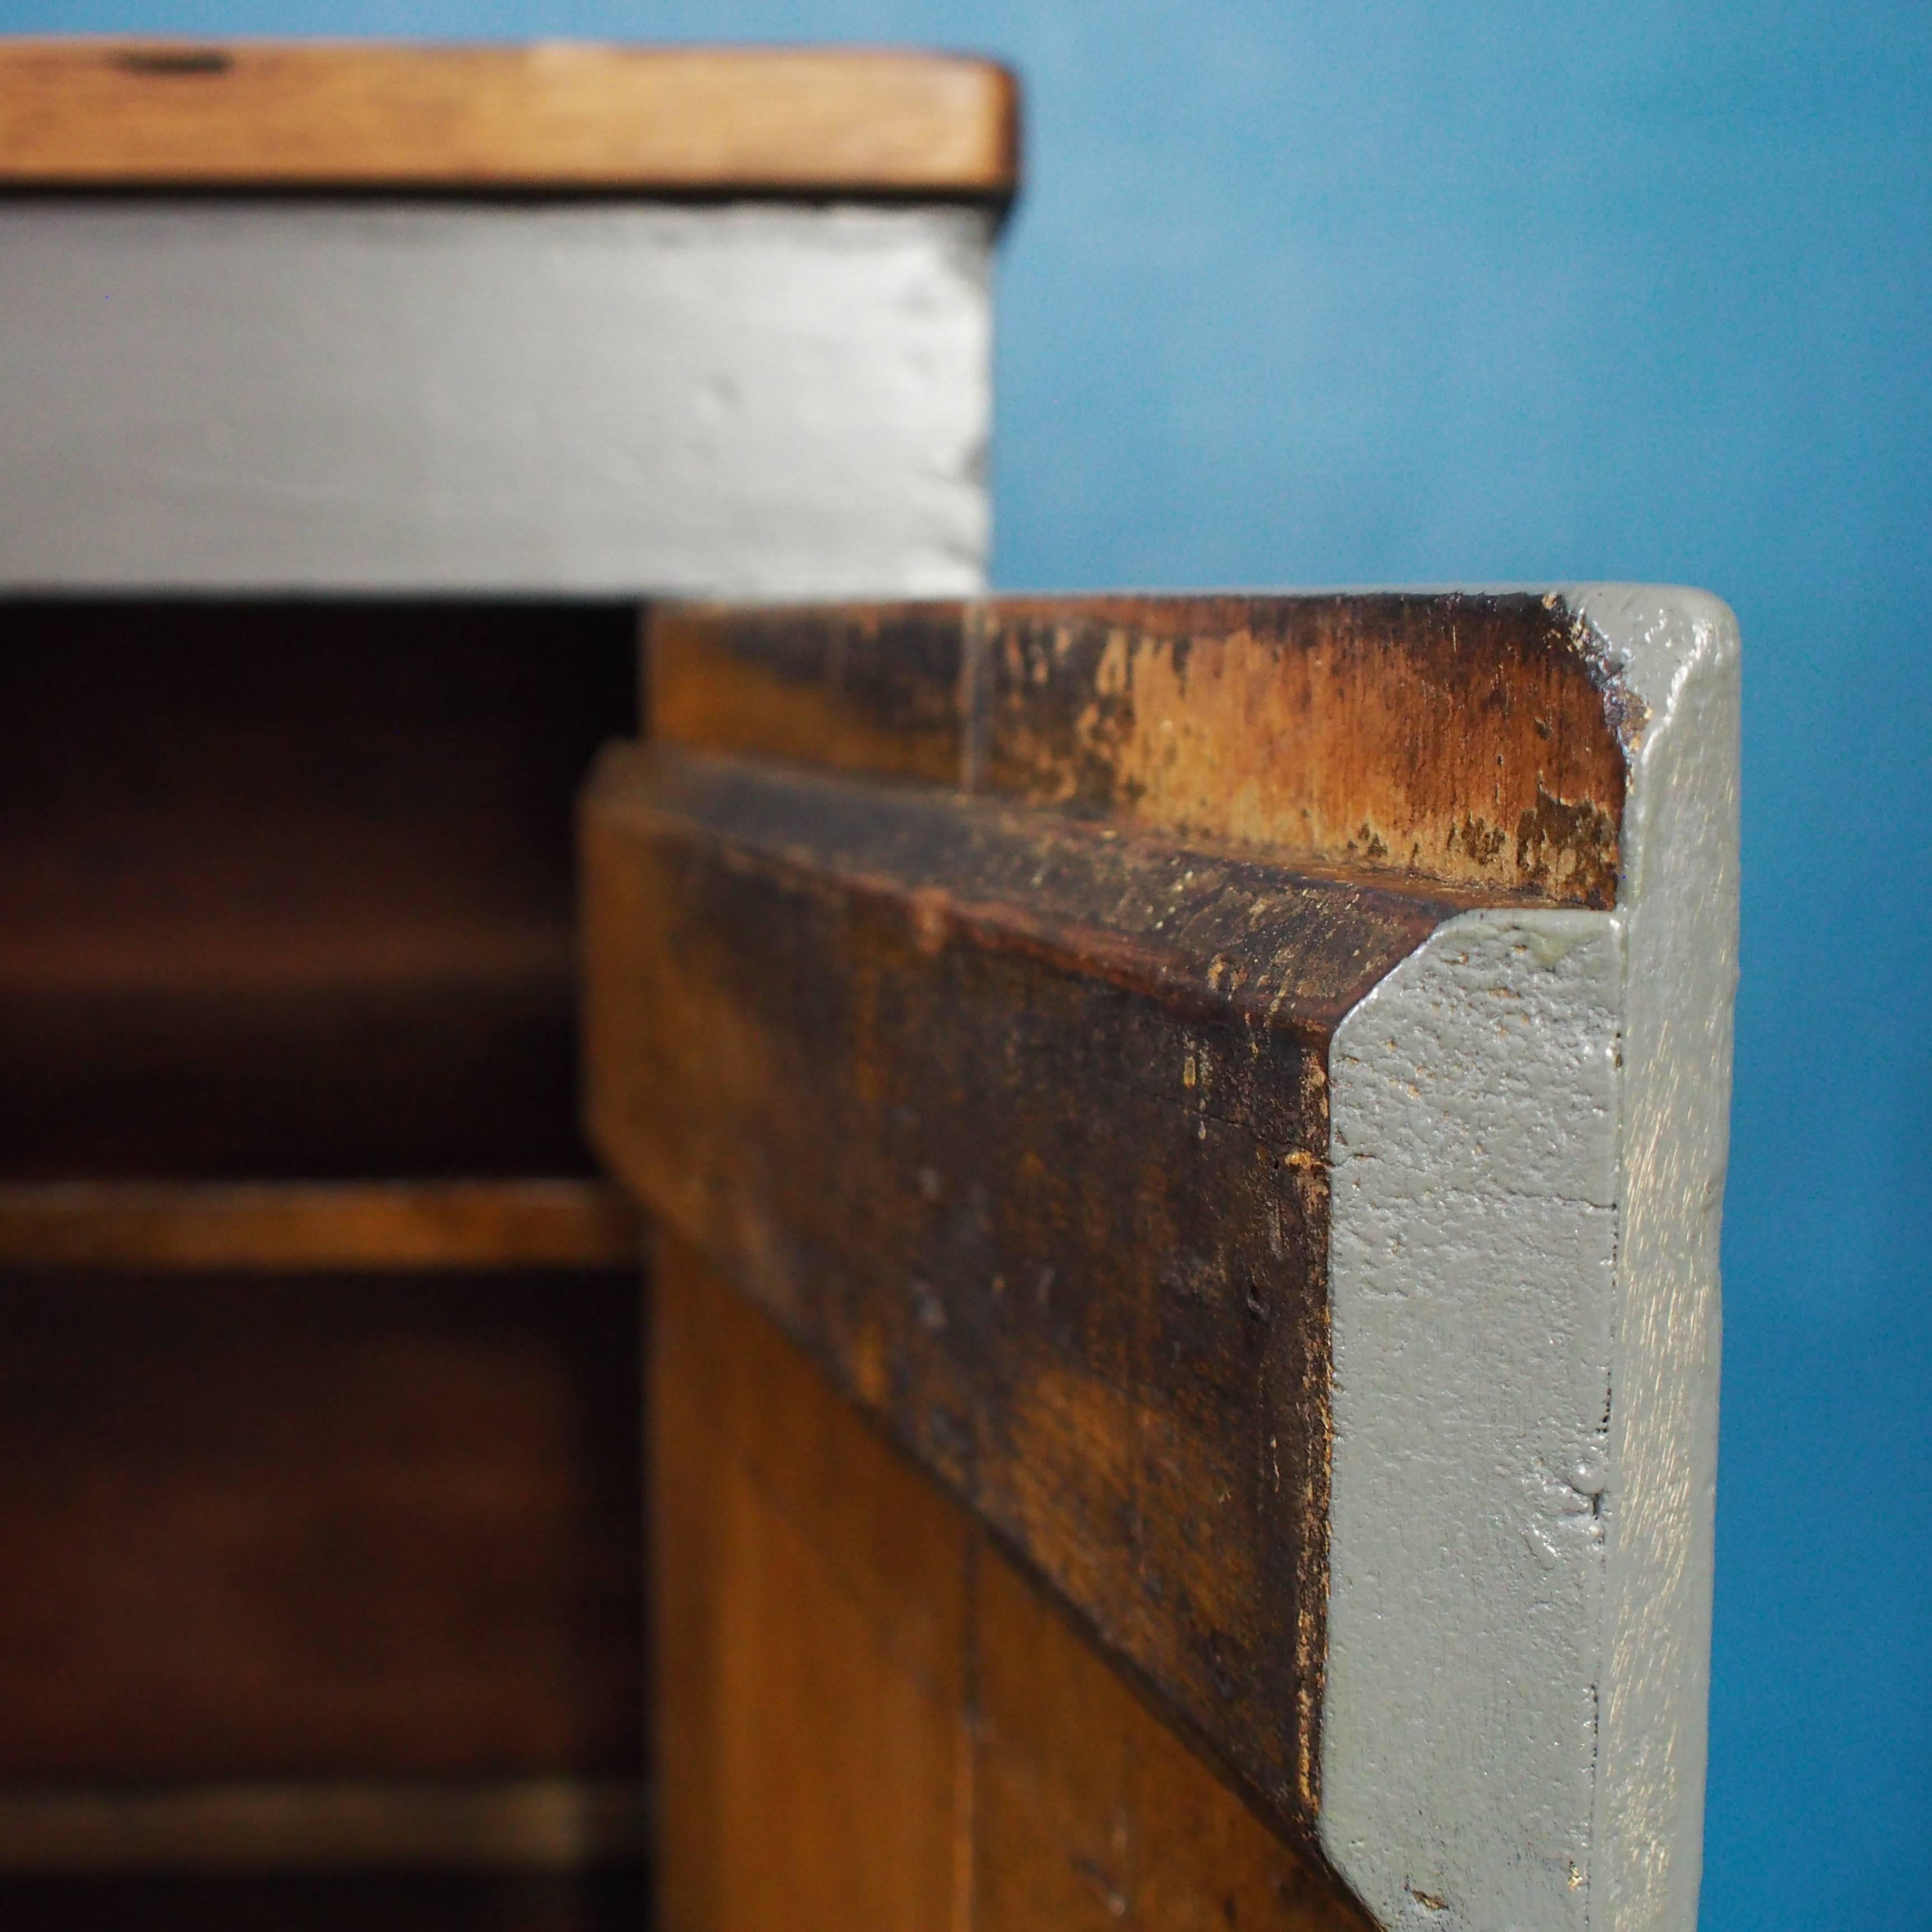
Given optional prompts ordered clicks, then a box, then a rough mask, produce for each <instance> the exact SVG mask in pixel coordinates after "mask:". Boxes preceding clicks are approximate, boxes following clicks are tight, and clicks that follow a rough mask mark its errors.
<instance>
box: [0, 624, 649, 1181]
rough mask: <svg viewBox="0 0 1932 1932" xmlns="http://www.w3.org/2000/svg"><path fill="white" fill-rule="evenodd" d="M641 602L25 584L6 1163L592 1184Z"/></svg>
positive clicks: (7, 695)
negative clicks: (600, 966) (603, 840)
mask: <svg viewBox="0 0 1932 1932" xmlns="http://www.w3.org/2000/svg"><path fill="white" fill-rule="evenodd" d="M633 635H634V615H633V613H632V612H631V610H630V609H628V607H616V606H598V605H580V606H566V607H554V606H542V605H519V604H495V605H484V604H441V603H419V604H325V603H308V604H301V603H284V604H260V603H233V604H211V603H187V602H177V603H132V602H121V603H113V602H88V603H58V602H52V601H43V602H29V603H22V602H15V603H10V604H0V642H4V643H5V646H6V648H5V650H4V651H0V1059H4V1061H5V1064H7V1067H8V1070H9V1074H8V1079H7V1082H6V1083H5V1091H4V1093H3V1094H0V1175H5V1176H10V1177H16V1178H18V1177H34V1178H44V1177H52V1176H62V1175H80V1176H119V1177H127V1176H144V1177H154V1178H175V1177H196V1178H208V1177H216V1176H220V1177H231V1176H251V1177H256V1176H259V1177H266V1178H286V1177H290V1176H297V1175H302V1176H315V1177H329V1176H356V1175H398V1176H407V1175H437V1174H464V1173H466V1174H484V1175H487V1174H506V1173H519V1172H580V1171H583V1169H584V1168H585V1166H586V1163H585V1157H584V1155H583V1152H582V1150H581V1148H580V1143H579V1140H578V1136H577V1130H576V1125H575V1113H576V1096H575V1068H576V1046H575V997H574V946H573V934H572V901H573V896H574V889H573V871H572V861H571V798H572V794H573V793H574V789H575V787H576V784H577V780H578V778H579V777H580V775H581V774H582V772H583V768H584V766H585V765H586V763H587V762H588V760H589V757H590V755H591V754H592V751H593V750H594V749H595V747H596V746H597V745H598V743H599V742H601V741H602V740H603V739H605V738H607V737H610V736H617V735H620V734H626V733H628V732H629V731H631V730H633V729H634V724H635V712H636V700H635V694H634V685H635V677H634V651H633V641H632V640H633Z"/></svg>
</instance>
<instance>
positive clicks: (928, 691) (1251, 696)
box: [653, 592, 1643, 906]
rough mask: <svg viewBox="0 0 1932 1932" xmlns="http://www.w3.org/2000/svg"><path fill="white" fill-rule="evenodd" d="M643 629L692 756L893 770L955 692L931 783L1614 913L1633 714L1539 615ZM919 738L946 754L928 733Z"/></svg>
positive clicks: (1410, 609) (1316, 608)
mask: <svg viewBox="0 0 1932 1932" xmlns="http://www.w3.org/2000/svg"><path fill="white" fill-rule="evenodd" d="M653 624H654V631H653V635H654V636H655V637H661V638H662V639H663V640H664V644H663V646H662V648H663V650H664V653H665V655H667V657H668V658H669V659H670V661H671V663H672V665H673V671H672V673H671V678H672V688H673V691H674V692H675V701H674V702H673V703H672V704H670V706H668V707H667V708H666V709H665V710H664V712H662V714H661V717H660V719H659V723H660V727H661V729H663V730H664V731H665V732H666V733H667V735H669V736H673V737H675V738H676V739H678V740H679V742H683V743H685V744H688V745H693V746H694V747H697V748H704V749H709V750H715V751H734V752H739V753H751V752H757V753H760V754H767V755H771V756H775V757H799V758H803V759H805V760H807V761H808V762H814V763H821V764H826V765H832V766H838V767H841V768H844V769H853V768H856V767H859V766H863V767H864V768H865V769H871V770H873V771H875V772H879V773H880V774H882V775H890V774H892V773H894V772H898V771H901V770H904V769H907V767H906V766H904V765H903V764H901V763H895V761H894V748H895V747H897V746H898V745H901V743H910V742H912V741H913V736H914V734H913V733H910V732H906V733H904V736H903V737H901V736H898V735H895V730H894V727H899V729H900V730H901V731H903V730H904V725H905V724H907V722H908V721H910V719H911V718H913V717H916V716H917V717H923V716H928V715H938V713H939V712H941V709H942V707H945V706H953V705H956V704H958V703H959V700H958V699H957V698H956V696H955V694H956V692H958V691H961V690H962V689H964V690H965V691H967V693H968V701H967V702H966V703H965V706H964V707H963V708H964V712H965V715H964V716H963V717H962V718H961V720H960V722H959V724H958V725H957V726H956V727H953V728H954V729H955V730H956V731H957V734H958V737H959V745H960V755H959V760H958V763H956V766H954V768H953V770H952V771H951V772H950V773H948V772H940V771H938V769H936V768H935V767H934V766H933V764H932V760H922V764H921V767H920V769H919V775H921V776H926V777H932V778H938V780H939V781H941V782H948V783H953V784H962V785H965V786H966V787H968V788H970V789H973V790H988V791H992V792H996V793H1004V794H1006V795H1008V796H1014V797H1017V798H1020V799H1025V800H1027V801H1028V802H1032V803H1035V804H1040V805H1052V806H1055V807H1056V808H1060V809H1062V810H1065V811H1074V812H1078V813H1081V814H1086V815H1089V816H1097V817H1106V818H1109V819H1111V820H1115V821H1117V822H1118V823H1123V824H1127V825H1133V826H1142V827H1145V828H1147V829H1152V830H1157V831H1160V832H1164V833H1167V834H1169V835H1173V836H1175V837H1177V838H1183V839H1187V840H1190V841H1199V842H1203V843H1205V844H1210V845H1221V844H1229V845H1234V846H1238V847H1247V848H1248V849H1250V850H1263V851H1266V852H1268V853H1272V854H1274V856H1277V858H1282V859H1290V860H1292V861H1293V862H1295V863H1296V864H1298V865H1302V866H1304V867H1308V866H1313V867H1316V868H1323V867H1341V868H1346V869H1349V870H1352V871H1357V872H1364V871H1373V872H1377V873H1381V872H1387V871H1394V872H1398V873H1408V874H1413V875H1415V876H1416V877H1419V878H1422V879H1426V880H1430V881H1433V882H1436V883H1443V884H1448V885H1451V886H1457V887H1460V888H1462V889H1469V890H1476V891H1480V892H1483V893H1484V894H1486V895H1489V896H1490V897H1492V898H1493V897H1496V896H1499V895H1511V894H1516V893H1523V894H1528V895H1533V896H1535V897H1536V898H1539V899H1543V900H1547V901H1551V902H1553V903H1556V904H1577V905H1590V906H1604V905H1609V904H1612V903H1613V901H1614V899H1615V896H1616V872H1617V862H1618V851H1619V843H1618V841H1619V828H1620V826H1621V823H1622V813H1623V798H1624V775H1625V756H1626V752H1625V738H1626V737H1627V736H1630V735H1631V734H1634V733H1636V732H1637V731H1639V730H1640V729H1641V727H1642V724H1643V721H1642V720H1641V719H1640V718H1634V717H1631V716H1629V715H1626V714H1625V712H1624V711H1623V709H1622V708H1621V703H1620V700H1619V699H1617V698H1616V697H1615V696H1614V695H1613V694H1611V693H1610V691H1609V688H1608V685H1609V678H1608V667H1606V666H1605V665H1604V664H1601V662H1599V661H1598V659H1597V658H1596V656H1595V654H1594V652H1593V649H1592V643H1591V641H1590V639H1589V637H1588V635H1587V634H1585V633H1584V632H1583V631H1581V630H1580V628H1579V627H1578V626H1577V623H1576V622H1575V620H1574V619H1573V618H1572V617H1571V616H1570V614H1569V613H1568V611H1567V610H1565V609H1564V608H1563V607H1561V606H1560V605H1557V604H1552V603H1550V602H1547V601H1545V600H1544V599H1543V598H1540V597H1536V596H1532V595H1525V594H1514V593H1507V592H1505V593H1498V594H1495V595H1478V594H1468V593H1442V594H1429V593H1421V592H1417V593H1391V594H1387V595H1381V594H1379V595H1370V596H1349V595H1316V596H1294V597H1113V598H1103V597H1095V598H1002V599H999V600H997V601H993V602H990V603H987V604H929V605H924V606H906V605H899V606H894V605H884V606H880V607H877V609H876V610H874V609H872V608H871V607H832V608H827V609H800V610H724V609H706V608H703V607H698V608H694V609H690V610H683V611H675V612H673V611H667V612H664V613H658V615H657V616H655V618H654V619H653ZM873 631H889V634H890V636H891V637H892V640H893V641H894V646H895V650H896V652H898V657H899V660H900V661H901V663H902V664H904V667H905V668H904V670H901V673H899V675H900V676H901V679H904V680H905V681H906V682H908V683H910V682H913V680H914V679H916V695H914V696H908V695H907V694H906V692H905V690H904V688H903V686H902V688H901V690H900V691H898V692H897V693H895V701H894V702H893V703H892V705H890V706H883V705H881V704H880V703H879V701H878V700H877V697H876V695H875V692H876V683H875V682H874V680H872V679H868V678H866V677H865V676H860V677H859V678H858V679H854V678H853V676H852V674H851V673H850V671H849V670H848V669H847V663H848V660H849V656H850V652H851V651H852V649H853V644H854V643H858V644H859V645H861V646H862V644H863V641H864V640H865V639H867V638H868V637H869V636H870V635H871V633H872V632H873ZM881 727H883V728H881ZM814 734H815V736H816V742H817V748H816V750H815V751H814ZM918 741H919V742H921V743H922V744H925V743H928V742H929V743H930V744H931V745H932V751H933V752H934V753H935V754H936V753H937V751H938V748H939V741H938V734H937V733H931V734H926V735H920V736H919V740H918ZM871 742H877V743H878V744H880V745H881V746H882V748H883V751H884V755H882V756H880V757H877V758H876V759H874V758H870V757H867V756H866V755H865V747H866V746H867V745H868V743H871Z"/></svg>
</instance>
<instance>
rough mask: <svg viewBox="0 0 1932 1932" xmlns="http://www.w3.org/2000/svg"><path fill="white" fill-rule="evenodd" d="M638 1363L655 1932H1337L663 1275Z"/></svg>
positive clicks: (709, 1300) (972, 1565)
mask: <svg viewBox="0 0 1932 1932" xmlns="http://www.w3.org/2000/svg"><path fill="white" fill-rule="evenodd" d="M657 1260H658V1265H657V1268H656V1269H655V1287H654V1291H653V1295H654V1302H655V1308H654V1313H653V1316H652V1404H651V1416H652V1499H653V1504H652V1508H653V1523H654V1556H655V1563H656V1566H657V1568H658V1571H659V1573H660V1574H661V1577H663V1579H664V1582H663V1585H662V1592H661V1597H660V1607H659V1612H658V1615H659V1626H658V1629H659V1644H658V1664H657V1668H658V1694H657V1698H656V1708H657V1709H658V1712H659V1713H660V1730H659V1742H660V1748H659V1753H658V1762H659V1763H660V1764H661V1765H662V1766H664V1767H665V1768H666V1769H665V1773H664V1782H663V1787H662V1790H663V1799H662V1802H663V1805H664V1813H663V1822H664V1834H663V1838H662V1849H661V1881H662V1887H661V1894H660V1898H659V1911H660V1915H661V1923H662V1924H664V1927H666V1928H667V1932H761V1928H764V1927H770V1926H773V1925H778V1924H782V1925H784V1926H786V1927H790V1928H796V1932H939V1928H950V1932H1079V1928H1085V1927H1091V1928H1093V1932H1103V1928H1106V1932H1112V1928H1114V1927H1118V1926H1123V1925H1124V1926H1127V1927H1136V1926H1139V1927H1146V1928H1148V1932H1195V1928H1200V1932H1208V1928H1210V1927H1212V1928H1214V1932H1228V1928H1229V1927H1233V1928H1235V1932H1242V1928H1263V1927H1271V1928H1276V1932H1362V1928H1363V1927H1364V1921H1363V1920H1362V1919H1361V1917H1360V1916H1359V1915H1358V1913H1357V1912H1355V1909H1354V1908H1353V1907H1352V1906H1351V1905H1350V1904H1349V1902H1348V1900H1346V1897H1345V1896H1344V1895H1343V1894H1342V1893H1341V1892H1340V1890H1339V1888H1337V1886H1336V1885H1335V1884H1334V1881H1333V1879H1331V1878H1330V1877H1329V1876H1328V1875H1327V1874H1326V1873H1325V1872H1324V1871H1323V1870H1322V1869H1321V1867H1319V1865H1318V1864H1316V1863H1314V1862H1313V1861H1310V1860H1308V1859H1307V1858H1304V1857H1303V1856H1301V1855H1300V1854H1299V1853H1298V1852H1296V1851H1295V1849H1293V1848H1292V1846H1289V1844H1287V1843H1285V1842H1283V1841H1282V1840H1281V1839H1280V1838H1277V1837H1276V1836H1275V1835H1274V1834H1273V1833H1272V1832H1270V1831H1269V1830H1268V1829H1267V1827H1266V1826H1264V1825H1263V1824H1262V1823H1261V1821H1260V1820H1259V1819H1258V1818H1257V1817H1256V1816H1255V1815H1254V1814H1253V1813H1251V1812H1250V1811H1248V1810H1247V1809H1246V1808H1244V1806H1243V1805H1242V1804H1241V1802H1240V1800H1239V1799H1237V1798H1235V1796H1233V1795H1232V1793H1230V1792H1229V1790H1228V1789H1227V1787H1226V1785H1225V1784H1223V1782H1222V1781H1221V1779H1220V1778H1219V1776H1218V1775H1217V1773H1216V1772H1215V1771H1214V1769H1212V1768H1211V1766H1209V1765H1208V1764H1207V1763H1205V1762H1204V1761H1203V1760H1202V1759H1201V1758H1200V1757H1198V1756H1197V1755H1196V1754H1195V1753H1194V1752H1193V1751H1192V1750H1190V1748H1188V1747H1187V1745H1184V1744H1183V1743H1182V1742H1181V1741H1179V1740H1178V1739H1176V1738H1175V1736H1173V1735H1172V1733H1170V1732H1169V1731H1168V1730H1166V1727H1164V1726H1163V1724H1161V1722H1160V1721H1159V1719H1158V1718H1156V1717H1155V1715H1154V1714H1153V1713H1152V1712H1151V1711H1150V1710H1149V1709H1148V1708H1147V1706H1145V1704H1144V1703H1142V1701H1141V1700H1140V1699H1139V1697H1137V1696H1136V1694H1135V1692H1134V1691H1133V1690H1132V1689H1130V1688H1129V1687H1128V1685H1127V1684H1126V1683H1125V1682H1124V1681H1123V1680H1122V1679H1121V1677H1120V1676H1118V1675H1117V1674H1116V1673H1115V1671H1114V1670H1112V1669H1111V1668H1110V1667H1109V1665H1108V1664H1107V1663H1106V1661H1104V1659H1103V1658H1102V1657H1101V1656H1100V1655H1099V1654H1098V1653H1097V1652H1096V1651H1095V1649H1094V1647H1093V1646H1092V1644H1091V1642H1090V1641H1089V1640H1087V1639H1086V1638H1085V1637H1084V1636H1083V1635H1082V1634H1081V1633H1080V1632H1079V1631H1078V1630H1077V1629H1076V1628H1075V1627H1074V1626H1073V1625H1072V1624H1071V1623H1070V1622H1068V1621H1067V1619H1066V1617H1065V1616H1064V1613H1062V1612H1061V1610H1058V1608H1057V1607H1055V1606H1054V1605H1053V1604H1051V1603H1050V1602H1049V1600H1048V1599H1047V1598H1046V1596H1045V1595H1043V1592H1041V1591H1040V1589H1039V1587H1038V1586H1037V1584H1036V1583H1034V1582H1032V1581H1031V1580H1029V1579H1028V1577H1026V1576H1025V1574H1023V1573H1022V1571H1021V1570H1020V1569H1019V1568H1017V1567H1016V1565H1014V1564H1013V1562H1011V1560H1010V1559H1009V1558H1008V1557H1007V1556H1006V1555H1005V1554H1004V1553H1003V1552H1002V1551H1001V1550H999V1549H998V1547H996V1546H995V1544H994V1543H993V1542H992V1540H991V1539H990V1538H988V1537H987V1536H986V1534H985V1532H983V1530H981V1529H980V1528H979V1527H978V1526H977V1525H976V1524H975V1523H974V1521H973V1520H972V1518H971V1517H970V1516H969V1515H968V1514H966V1513H965V1511H962V1510H961V1509H960V1508H958V1507H957V1505H956V1504H954V1503H953V1502H952V1501H950V1499H948V1497H947V1496H946V1495H945V1494H944V1492H943V1491H941V1490H940V1489H938V1487H935V1485H934V1484H932V1482H930V1481H928V1480H927V1479H926V1478H923V1477H922V1475H920V1474H919V1472H918V1471H917V1470H916V1469H914V1468H913V1466H912V1465H911V1464H910V1463H908V1462H907V1461H906V1460H904V1459H903V1458H902V1457H900V1456H898V1454H895V1452H894V1451H892V1448H890V1447H889V1445H888V1444H887V1443H886V1442H885V1441H884V1440H883V1439H882V1438H881V1437H880V1436H878V1435H877V1433H874V1431H873V1430H871V1429H870V1428H868V1427H867V1426H866V1425H865V1423H864V1422H862V1421H861V1420H860V1419H859V1417H858V1415H856V1413H855V1412H853V1410H852V1409H850V1408H849V1407H848V1406H847V1405H845V1404H844V1403H841V1402H840V1401H839V1400H838V1399H837V1397H835V1396H834V1395H833V1394H832V1392H831V1391H829V1389H828V1388H826V1385H825V1384H824V1382H823V1381H822V1379H820V1377H818V1376H817V1375H815V1374H814V1373H813V1372H812V1370H811V1367H810V1366H809V1364H808V1362H807V1361H806V1360H805V1358H804V1357H803V1356H802V1355H800V1354H799V1352H797V1351H796V1350H795V1349H793V1348H792V1347H791V1346H790V1344H789V1343H787V1342H786V1341H785V1340H784V1338H783V1337H781V1335H780V1334H778V1332H777V1331H776V1330H775V1329H774V1328H772V1326H771V1325H769V1323H767V1322H765V1321H764V1320H763V1318H762V1317H760V1316H759V1315H757V1313H754V1311H753V1310H751V1309H750V1308H748V1307H747V1306H746V1305H745V1304H744V1303H743V1302H742V1300H741V1299H740V1298H738V1297H737V1296H736V1295H734V1294H733V1292H731V1290H730V1289H729V1288H728V1287H727V1286H726V1284H725V1283H724V1282H723V1281H722V1280H721V1279H720V1278H719V1277H718V1276H717V1275H716V1274H714V1273H713V1272H712V1271H711V1270H709V1268H707V1267H706V1265H704V1263H703V1262H702V1261H701V1260H700V1259H699V1258H698V1256H697V1255H696V1254H695V1253H694V1252H693V1251H692V1250H691V1249H690V1248H688V1247H686V1246H685V1244H682V1242H680V1241H677V1240H676V1239H675V1238H666V1239H664V1240H663V1241H661V1243H660V1244H659V1247H658V1256H657Z"/></svg>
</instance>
